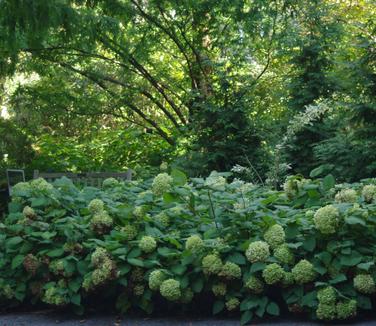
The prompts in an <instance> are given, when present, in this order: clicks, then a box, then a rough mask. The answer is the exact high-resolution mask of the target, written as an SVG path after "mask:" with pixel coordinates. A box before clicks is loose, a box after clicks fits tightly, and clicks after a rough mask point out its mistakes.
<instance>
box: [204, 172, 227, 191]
mask: <svg viewBox="0 0 376 326" xmlns="http://www.w3.org/2000/svg"><path fill="white" fill-rule="evenodd" d="M226 183H227V182H226V178H224V177H223V176H221V175H219V174H218V172H216V171H213V172H211V173H210V175H209V176H208V177H207V178H206V179H205V183H204V185H205V186H207V187H209V188H212V189H213V190H224V189H225V186H226Z"/></svg>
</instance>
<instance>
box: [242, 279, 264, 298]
mask: <svg viewBox="0 0 376 326" xmlns="http://www.w3.org/2000/svg"><path fill="white" fill-rule="evenodd" d="M245 287H246V288H247V289H249V290H251V292H252V293H255V294H260V293H262V292H263V291H264V283H263V282H262V281H261V280H260V279H258V278H257V277H256V276H250V278H249V279H248V280H247V282H246V283H245Z"/></svg>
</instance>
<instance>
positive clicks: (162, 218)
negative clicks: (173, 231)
mask: <svg viewBox="0 0 376 326" xmlns="http://www.w3.org/2000/svg"><path fill="white" fill-rule="evenodd" d="M155 220H156V221H158V222H159V223H160V224H162V225H163V226H165V227H167V226H168V225H169V224H170V218H169V216H168V215H167V214H166V213H164V212H162V213H159V214H158V215H157V216H155Z"/></svg>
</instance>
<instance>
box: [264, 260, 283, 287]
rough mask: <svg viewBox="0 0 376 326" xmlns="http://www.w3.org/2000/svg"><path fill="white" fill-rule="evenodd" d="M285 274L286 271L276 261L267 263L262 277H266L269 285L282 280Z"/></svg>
mask: <svg viewBox="0 0 376 326" xmlns="http://www.w3.org/2000/svg"><path fill="white" fill-rule="evenodd" d="M284 276H285V271H284V270H283V268H282V267H281V266H280V265H278V264H276V263H273V264H269V265H267V266H266V267H265V269H264V270H263V271H262V277H263V278H264V280H265V283H266V284H269V285H272V284H276V283H279V282H281V281H282V280H283V278H284Z"/></svg>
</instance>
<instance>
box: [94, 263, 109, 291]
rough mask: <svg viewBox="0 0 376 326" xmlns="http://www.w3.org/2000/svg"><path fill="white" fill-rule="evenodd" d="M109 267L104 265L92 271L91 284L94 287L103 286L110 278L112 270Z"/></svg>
mask: <svg viewBox="0 0 376 326" xmlns="http://www.w3.org/2000/svg"><path fill="white" fill-rule="evenodd" d="M109 267H110V266H108V265H107V263H106V264H104V265H103V267H101V268H97V269H95V270H94V271H93V274H92V282H93V284H94V285H95V286H98V285H102V284H105V283H106V282H107V281H108V280H109V279H110V278H111V274H112V270H111V268H109Z"/></svg>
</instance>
